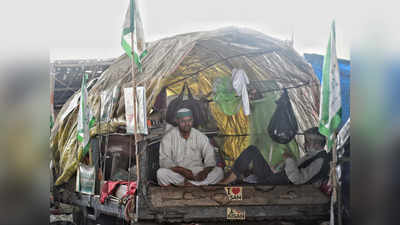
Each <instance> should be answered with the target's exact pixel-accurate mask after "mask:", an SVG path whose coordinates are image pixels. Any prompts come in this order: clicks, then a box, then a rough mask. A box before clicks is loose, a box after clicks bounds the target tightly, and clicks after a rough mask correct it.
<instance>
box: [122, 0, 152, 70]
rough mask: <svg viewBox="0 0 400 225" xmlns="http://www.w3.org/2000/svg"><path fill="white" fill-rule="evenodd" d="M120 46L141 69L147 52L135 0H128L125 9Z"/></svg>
mask: <svg viewBox="0 0 400 225" xmlns="http://www.w3.org/2000/svg"><path fill="white" fill-rule="evenodd" d="M132 33H133V55H132ZM121 46H122V48H123V49H124V50H125V52H126V54H128V56H129V57H130V58H131V59H132V58H133V60H134V61H135V63H136V65H137V66H138V68H139V71H141V70H142V63H141V60H142V58H143V57H144V56H145V55H146V54H147V51H146V49H145V41H144V32H143V23H142V19H141V18H140V13H139V7H138V4H137V1H136V0H130V3H129V8H128V10H127V11H126V15H125V21H124V25H123V28H122V38H121Z"/></svg>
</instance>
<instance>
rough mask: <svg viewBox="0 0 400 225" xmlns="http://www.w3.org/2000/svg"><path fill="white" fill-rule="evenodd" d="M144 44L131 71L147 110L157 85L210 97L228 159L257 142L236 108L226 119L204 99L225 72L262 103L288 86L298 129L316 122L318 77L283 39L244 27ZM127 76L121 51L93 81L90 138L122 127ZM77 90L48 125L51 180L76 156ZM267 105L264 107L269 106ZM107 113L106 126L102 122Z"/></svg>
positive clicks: (65, 172) (69, 169) (63, 174)
mask: <svg viewBox="0 0 400 225" xmlns="http://www.w3.org/2000/svg"><path fill="white" fill-rule="evenodd" d="M147 49H148V54H147V55H146V57H145V58H144V59H143V62H142V63H143V70H142V72H138V71H137V68H135V69H136V79H137V83H138V85H142V86H145V87H146V98H147V110H148V113H150V111H151V110H152V106H153V104H154V102H155V100H156V97H157V95H158V94H159V93H160V91H161V90H162V89H163V88H166V90H167V94H168V95H169V96H170V95H174V94H177V93H179V92H180V91H181V89H182V87H183V85H184V83H185V82H186V83H187V84H188V86H189V87H190V89H191V90H192V92H193V94H194V96H195V97H197V98H200V97H205V98H208V99H209V100H210V103H209V106H210V110H211V112H212V115H213V116H214V118H215V121H216V123H217V126H218V128H219V133H220V134H223V135H224V136H225V138H224V142H223V149H224V152H225V153H226V155H227V157H228V158H236V157H237V156H238V155H239V154H240V152H241V151H242V150H243V149H244V148H245V147H247V145H249V144H250V143H253V144H254V141H256V140H255V139H254V138H253V139H252V137H251V135H250V136H249V135H248V134H251V122H250V120H249V117H248V116H245V115H244V113H243V111H242V110H240V111H239V112H238V113H237V114H235V115H232V116H228V115H225V114H224V113H223V112H222V111H221V110H220V108H219V107H218V105H217V104H216V103H215V102H213V101H211V100H212V94H213V84H214V82H215V81H216V79H217V78H220V77H231V75H232V70H233V69H234V68H238V69H243V70H244V71H245V72H246V74H247V76H248V78H249V80H250V86H253V87H254V88H256V89H258V90H260V91H261V92H264V96H270V101H269V102H270V103H269V104H271V102H274V100H276V99H277V97H279V95H280V89H282V88H289V89H287V90H288V93H289V97H290V99H291V103H292V106H293V109H294V112H295V115H296V118H297V121H298V124H299V130H300V132H302V131H304V130H306V129H307V128H310V127H312V126H315V125H316V124H317V120H318V103H319V81H318V78H317V77H316V76H315V74H314V72H313V70H312V67H311V66H310V65H309V64H308V63H307V62H306V61H305V60H304V58H303V57H302V56H300V55H299V54H298V53H297V52H296V51H295V50H294V49H293V48H292V47H291V46H289V45H287V44H286V43H285V42H284V41H281V40H278V39H274V38H271V37H269V36H267V35H265V34H262V33H260V32H256V31H253V30H249V29H243V28H224V29H219V30H214V31H207V32H195V33H188V34H182V35H177V36H174V37H169V38H164V39H161V40H158V41H155V42H152V43H150V44H149V45H148V47H147ZM131 79H132V76H131V64H130V61H129V58H128V57H127V55H123V56H121V57H119V58H118V59H117V60H116V61H115V62H114V63H113V64H112V65H111V66H110V67H109V68H108V69H107V70H106V71H105V72H104V73H103V74H102V76H101V77H100V78H99V79H98V80H97V82H96V83H95V84H94V85H92V87H91V88H90V90H89V93H88V95H89V105H90V107H91V108H92V111H93V112H94V114H95V117H96V118H100V121H103V122H101V123H100V124H99V123H98V124H97V125H95V126H94V127H93V128H92V129H91V135H96V134H99V133H105V132H118V127H123V126H125V107H124V97H123V96H124V95H123V88H124V87H131V86H132V80H131ZM303 84H308V85H303ZM299 85H300V87H298V88H290V87H295V86H299ZM112 93H114V95H113V94H112ZM79 95H80V93H79V92H77V93H75V94H74V95H73V96H72V97H71V98H70V99H69V100H68V101H67V103H66V104H65V105H64V106H63V108H62V109H61V111H60V113H59V115H58V117H57V119H56V123H55V127H54V128H53V130H52V136H51V140H50V141H51V148H52V150H53V152H54V157H55V159H56V161H57V162H58V163H57V168H58V170H59V171H58V174H59V175H60V176H59V178H58V180H57V182H56V184H61V183H63V182H65V181H67V180H68V179H69V178H70V177H71V176H72V175H73V174H74V172H75V171H76V168H77V162H78V161H80V160H81V158H82V155H81V152H82V149H81V148H80V147H78V144H77V141H76V124H77V114H78V108H79V107H78V104H77V102H78V101H77V99H78V98H79ZM102 96H103V97H104V98H103V99H102ZM107 96H108V98H107ZM256 104H257V103H256ZM107 107H110V110H109V112H110V113H104V112H107V111H108V110H107ZM274 107H275V106H272V105H271V107H269V109H270V110H273V109H274ZM258 111H259V112H258V114H259V115H261V114H262V112H260V110H258ZM261 111H262V110H261ZM256 112H257V110H255V111H254V113H256ZM100 113H101V115H100ZM260 113H261V114H260ZM251 116H253V114H251V115H250V118H251ZM269 116H270V115H269ZM261 117H262V116H261ZM107 118H109V119H110V122H109V123H106V122H104V121H107ZM258 118H260V116H258ZM263 119H268V118H263ZM268 122H269V121H257V124H259V125H260V124H261V125H260V126H261V128H260V129H261V130H263V127H265V130H266V127H267V125H268ZM264 125H265V126H264ZM260 129H259V130H260ZM266 134H267V133H266ZM296 140H297V142H298V143H300V146H301V143H302V138H299V137H296ZM269 151H271V150H269V149H268V148H265V151H264V152H263V154H270V153H269ZM77 153H79V154H77Z"/></svg>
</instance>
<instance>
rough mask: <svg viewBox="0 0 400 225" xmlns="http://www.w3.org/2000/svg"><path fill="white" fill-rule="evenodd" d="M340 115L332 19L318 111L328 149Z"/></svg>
mask: <svg viewBox="0 0 400 225" xmlns="http://www.w3.org/2000/svg"><path fill="white" fill-rule="evenodd" d="M341 116H342V101H341V96H340V76H339V65H338V61H337V56H336V34H335V21H333V22H332V26H331V33H330V36H329V41H328V48H327V50H326V54H325V57H324V64H323V68H322V84H321V98H320V111H319V132H320V133H321V134H323V135H324V136H326V137H327V139H328V151H330V150H331V148H332V143H333V134H334V132H335V131H336V129H337V128H338V126H339V124H340V121H341Z"/></svg>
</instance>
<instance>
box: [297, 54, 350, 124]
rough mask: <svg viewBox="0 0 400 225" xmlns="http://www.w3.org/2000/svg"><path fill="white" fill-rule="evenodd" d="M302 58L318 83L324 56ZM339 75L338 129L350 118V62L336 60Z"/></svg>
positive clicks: (314, 55)
mask: <svg viewBox="0 0 400 225" xmlns="http://www.w3.org/2000/svg"><path fill="white" fill-rule="evenodd" d="M304 58H305V59H306V60H307V61H308V62H309V63H310V64H311V66H312V68H313V70H314V73H315V75H317V77H318V79H319V81H320V82H321V78H322V65H323V63H324V56H323V55H317V54H304ZM338 63H339V73H340V88H341V96H342V122H341V123H340V125H339V129H340V128H341V127H342V126H343V125H344V123H345V122H346V121H347V119H348V118H349V117H350V68H351V67H350V61H349V60H344V59H338Z"/></svg>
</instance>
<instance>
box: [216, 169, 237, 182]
mask: <svg viewBox="0 0 400 225" xmlns="http://www.w3.org/2000/svg"><path fill="white" fill-rule="evenodd" d="M236 179H237V176H236V174H235V173H233V172H231V174H229V176H227V177H225V178H224V179H223V180H222V181H220V182H219V183H218V184H220V185H227V184H230V183H232V182H234V181H235V180H236Z"/></svg>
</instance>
